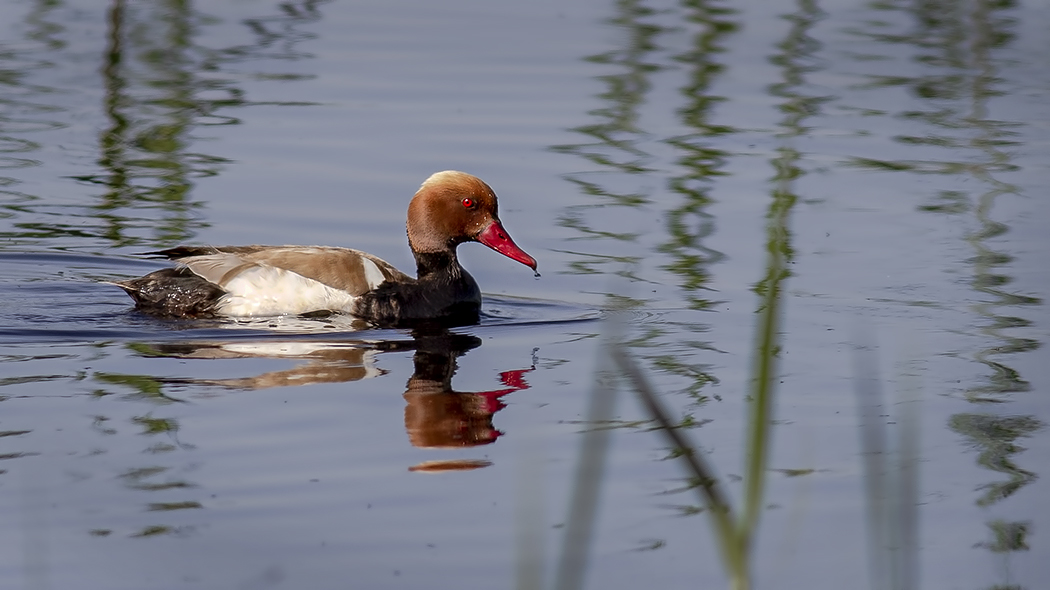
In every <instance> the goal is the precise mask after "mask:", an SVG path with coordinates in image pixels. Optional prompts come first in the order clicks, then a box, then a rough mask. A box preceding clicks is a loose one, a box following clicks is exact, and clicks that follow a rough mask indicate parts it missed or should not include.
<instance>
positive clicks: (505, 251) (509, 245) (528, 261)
mask: <svg viewBox="0 0 1050 590" xmlns="http://www.w3.org/2000/svg"><path fill="white" fill-rule="evenodd" d="M478 241H479V242H481V243H482V244H485V245H486V246H488V247H489V248H492V249H493V250H495V251H496V252H499V253H500V254H502V255H504V256H506V257H507V258H510V259H513V260H517V261H518V262H520V263H522V264H524V265H525V266H527V267H529V268H531V269H532V270H536V259H535V258H533V257H532V256H529V255H528V254H526V253H525V251H524V250H522V249H521V248H519V247H518V245H517V244H515V243H514V240H512V239H510V234H508V233H507V230H505V229H503V224H502V223H500V222H499V220H493V222H492V223H490V224H489V225H488V227H486V228H485V229H483V230H481V233H480V234H478Z"/></svg>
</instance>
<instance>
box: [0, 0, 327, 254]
mask: <svg viewBox="0 0 1050 590" xmlns="http://www.w3.org/2000/svg"><path fill="white" fill-rule="evenodd" d="M318 4H319V3H318V2H317V1H316V0H304V1H300V2H291V3H286V4H284V5H283V9H282V11H281V13H280V14H278V15H277V16H266V17H261V18H260V17H255V18H248V19H245V21H244V25H245V26H247V28H248V29H249V31H251V32H252V34H253V35H254V37H255V39H254V43H251V44H248V45H240V46H234V47H228V48H225V49H215V48H212V47H209V46H208V41H207V37H208V33H209V32H210V30H209V28H210V27H213V26H215V25H217V24H220V23H219V22H218V21H217V20H216V19H214V18H211V17H209V16H208V15H207V14H205V13H204V12H203V10H202V8H201V7H198V6H196V5H194V4H192V3H190V2H187V1H185V0H151V1H149V2H127V1H126V0H113V1H112V2H111V3H110V4H109V6H108V8H106V10H105V13H104V15H102V16H104V18H101V19H100V20H103V21H104V22H105V23H106V34H105V37H104V38H99V39H98V41H99V44H98V47H97V51H98V55H100V56H101V66H100V67H99V69H98V70H97V71H98V74H99V76H100V86H101V89H102V95H101V102H100V104H99V106H100V108H99V109H98V110H97V111H90V110H89V111H87V112H85V111H84V104H85V102H95V101H97V100H98V99H97V98H96V97H95V96H94V95H89V94H87V93H88V92H89V91H88V88H89V87H91V86H92V84H91V83H90V81H83V80H81V78H83V77H84V73H83V71H82V70H80V69H78V70H77V72H76V74H74V75H75V76H76V78H77V80H78V83H76V84H71V83H69V82H68V81H67V80H66V79H65V78H66V77H68V76H69V75H70V73H69V72H68V71H67V70H69V69H70V68H71V67H76V68H82V62H83V59H84V57H83V55H82V53H83V47H82V45H83V42H82V39H81V38H82V36H83V35H82V33H83V31H82V30H81V29H80V28H79V26H78V25H79V23H80V22H82V21H85V20H89V19H85V18H84V17H83V16H75V17H74V16H71V15H70V14H69V11H70V10H71V9H70V8H68V7H66V6H64V5H62V4H60V3H50V2H40V3H38V4H37V8H36V9H35V10H33V11H31V12H30V13H29V14H28V15H27V16H26V24H27V26H26V33H25V36H26V38H27V39H28V40H31V41H32V42H33V43H32V44H28V47H29V49H21V48H20V49H19V50H18V51H14V50H12V51H11V52H9V53H11V57H13V58H14V59H13V60H8V63H9V64H10V65H9V66H8V68H7V69H6V70H4V72H3V73H2V74H0V133H5V134H4V135H0V152H19V153H21V154H25V157H18V158H0V168H5V169H8V170H10V171H11V172H9V173H8V176H7V177H4V178H0V195H3V196H4V199H3V201H2V202H0V207H2V209H0V218H2V217H7V218H9V219H10V220H11V221H10V222H9V223H8V224H7V226H6V227H0V238H4V239H6V242H7V245H8V246H9V247H10V246H18V245H20V244H27V243H33V244H40V243H43V244H44V245H45V246H47V247H57V248H84V247H88V248H111V247H113V246H131V245H143V246H161V245H170V244H171V243H174V242H179V241H184V240H187V239H189V238H191V237H192V236H193V235H194V233H195V232H196V231H197V230H199V229H200V228H201V227H204V226H205V225H206V222H205V221H204V220H203V218H202V217H201V214H200V211H199V210H200V208H201V206H202V205H203V203H202V202H200V201H198V200H195V199H194V197H193V191H194V187H195V185H196V184H197V183H198V182H199V181H200V179H202V178H206V177H209V176H214V175H216V174H219V173H220V172H221V170H222V168H223V166H224V165H226V164H228V163H229V162H230V161H229V160H228V159H226V158H224V157H221V156H217V155H213V154H207V153H203V152H201V151H199V148H198V145H199V143H200V139H201V138H200V136H199V135H198V130H199V129H201V128H207V127H209V126H218V125H234V124H238V123H239V122H240V121H239V119H238V118H237V117H236V116H234V114H233V113H234V112H235V111H233V110H231V109H237V108H243V107H247V106H251V105H256V104H263V103H260V102H252V101H249V100H248V99H247V98H246V96H245V91H244V90H243V88H242V87H241V83H240V81H239V78H243V77H244V76H245V75H246V74H245V73H241V72H240V71H238V70H243V69H244V68H243V67H238V68H232V67H230V65H232V64H235V63H236V64H239V63H241V62H246V61H250V60H274V59H280V60H297V59H303V58H306V57H309V56H308V54H305V53H303V52H301V51H298V50H297V49H296V45H297V44H298V43H300V42H302V41H303V40H306V39H310V38H311V36H310V35H309V34H308V33H304V32H302V31H301V30H300V28H301V25H303V24H307V23H310V22H313V21H316V20H317V19H318V18H320V14H319V13H318V10H317V5H318ZM59 23H63V24H59ZM90 38H91V39H95V38H96V37H94V36H93V37H90ZM73 52H76V54H73ZM247 75H248V76H249V77H251V78H254V79H266V80H274V81H277V82H294V81H296V80H301V79H303V78H304V77H305V76H303V75H299V74H288V75H282V74H279V73H272V72H271V73H269V74H266V75H264V76H262V77H260V76H254V75H252V74H250V73H248V74H247ZM88 96H90V97H88ZM270 104H293V103H270ZM294 104H297V105H302V104H306V103H294ZM23 113H24V114H23ZM92 117H101V118H103V119H104V124H103V125H101V126H102V131H101V132H100V133H99V134H98V136H97V138H96V142H97V143H96V145H95V146H94V147H93V148H90V149H92V150H93V151H94V152H95V154H96V155H95V157H94V158H92V159H93V160H94V163H95V165H94V166H86V167H87V168H88V170H87V171H86V172H85V171H82V170H83V169H84V168H85V165H84V161H85V160H86V158H84V154H83V153H82V152H83V151H84V150H85V149H88V148H87V147H86V146H81V145H77V144H74V147H73V148H72V149H69V150H68V151H69V152H70V153H71V154H73V156H74V158H73V159H72V161H68V160H64V159H62V158H55V157H48V158H47V159H43V160H39V159H34V158H32V157H30V154H33V153H35V152H46V151H47V150H48V149H50V148H51V145H52V143H53V141H51V140H42V134H44V133H48V132H50V131H54V130H56V129H61V128H65V127H73V128H75V127H76V126H78V125H82V124H83V122H82V121H81V119H87V120H88V121H89V123H88V124H89V125H91V122H90V119H91V118H92ZM23 136H24V137H23ZM55 141H61V142H66V141H68V137H62V138H60V139H59V140H55ZM0 155H2V154H0ZM39 166H50V167H54V168H55V171H54V172H52V177H53V178H65V179H72V180H74V181H75V182H76V183H77V184H79V185H80V186H75V185H69V184H64V183H63V184H60V185H58V187H57V188H52V189H51V190H50V191H47V192H46V194H47V196H46V197H45V196H44V194H45V193H44V192H40V191H39V189H28V190H22V191H17V190H15V189H14V188H13V187H15V186H16V185H19V184H25V180H24V178H23V176H27V175H24V174H22V173H20V172H19V170H23V169H25V168H27V167H39ZM70 168H72V169H73V170H76V172H75V173H72V174H71V173H70ZM52 182H57V181H52ZM85 186H86V187H89V188H94V189H96V190H98V191H100V192H99V193H97V194H95V195H93V196H91V197H90V199H91V200H86V199H84V192H85V191H84V187H85ZM56 191H58V192H59V194H58V195H56V194H54V193H55V192H56Z"/></svg>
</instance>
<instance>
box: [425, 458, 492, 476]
mask: <svg viewBox="0 0 1050 590" xmlns="http://www.w3.org/2000/svg"><path fill="white" fill-rule="evenodd" d="M489 465H492V461H484V460H482V459H453V460H449V461H423V462H422V463H419V464H418V465H413V466H411V467H409V468H408V470H409V471H422V472H423V473H441V472H444V471H472V470H474V469H481V468H482V467H488V466H489Z"/></svg>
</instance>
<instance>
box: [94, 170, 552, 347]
mask: <svg viewBox="0 0 1050 590" xmlns="http://www.w3.org/2000/svg"><path fill="white" fill-rule="evenodd" d="M406 227H407V233H408V245H409V247H410V248H411V250H412V256H413V257H414V258H415V262H416V276H415V278H413V277H411V276H409V275H407V274H405V273H403V272H401V271H399V270H398V269H397V268H395V267H394V266H393V265H391V264H390V263H388V262H386V261H384V260H382V259H380V258H378V257H376V256H373V255H371V254H368V253H366V252H362V251H360V250H353V249H350V248H341V247H332V246H259V245H254V246H176V247H174V248H168V249H166V250H159V251H156V252H146V253H144V254H145V255H149V256H154V257H160V258H166V259H168V260H171V261H173V262H174V263H175V266H174V267H169V268H165V269H162V270H158V271H154V272H152V273H149V274H147V275H145V276H143V277H139V278H135V279H130V280H126V281H119V282H114V283H112V284H114V285H116V286H118V287H120V288H121V289H123V290H124V291H125V292H126V293H127V294H128V295H130V296H131V298H132V299H133V300H134V302H135V307H136V309H138V310H139V311H142V312H146V313H149V314H152V315H156V316H165V317H174V318H256V317H270V316H286V315H310V314H327V313H341V314H349V315H351V316H353V317H354V318H358V319H361V320H364V321H366V322H368V323H370V324H372V325H374V326H377V327H412V326H418V325H422V324H427V323H437V324H440V325H443V326H457V325H470V324H476V323H478V321H479V319H480V313H481V290H480V288H479V287H478V283H477V281H475V280H474V277H472V276H470V273H468V272H467V271H466V269H464V268H463V266H462V265H461V264H460V262H459V259H458V257H457V256H456V249H457V247H458V246H459V245H460V244H462V243H465V242H479V243H481V244H484V245H485V246H488V247H489V248H491V249H493V250H495V251H496V252H499V253H500V254H502V255H504V256H506V257H508V258H510V259H512V260H515V261H517V262H520V263H521V264H524V265H525V266H528V267H529V268H531V269H532V270H533V272H534V273H535V274H536V276H539V273H538V272H536V266H537V263H536V259H535V258H533V257H532V256H530V255H529V254H527V253H526V252H525V251H524V250H522V249H521V248H520V247H518V245H517V244H516V243H515V242H514V240H513V239H511V237H510V234H509V233H508V232H507V230H506V229H505V228H504V227H503V223H502V222H501V221H500V218H499V211H498V201H497V198H496V193H495V192H494V191H493V190H492V188H491V187H490V186H489V185H488V184H486V183H485V182H484V181H482V180H481V179H480V178H478V177H476V176H473V175H471V174H468V173H466V172H460V171H456V170H445V171H443V172H437V173H435V174H432V175H431V176H430V177H429V178H427V179H426V180H425V181H424V182H423V184H422V185H421V186H420V187H419V190H418V191H416V193H415V195H414V196H413V197H412V200H411V201H410V202H409V205H408V221H407V224H406Z"/></svg>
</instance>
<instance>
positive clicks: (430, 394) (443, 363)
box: [404, 331, 536, 449]
mask: <svg viewBox="0 0 1050 590" xmlns="http://www.w3.org/2000/svg"><path fill="white" fill-rule="evenodd" d="M416 344H417V348H416V353H415V356H414V357H413V361H414V363H415V372H414V373H413V374H412V377H410V378H409V380H408V386H407V388H406V389H405V396H404V397H405V402H406V405H405V430H406V431H407V432H408V440H409V441H410V442H411V443H412V445H413V446H416V447H420V448H438V449H447V448H460V447H474V446H478V445H487V444H490V443H492V442H494V441H495V440H496V438H497V437H499V436H501V435H502V434H503V433H502V432H500V431H499V430H497V429H496V428H495V427H494V426H493V424H492V416H493V415H494V414H495V413H496V412H498V411H500V410H501V409H503V407H504V404H503V402H502V401H501V399H500V398H502V397H503V396H505V395H507V394H508V393H511V392H513V391H519V390H522V389H528V387H529V385H528V383H526V382H525V378H524V375H525V373H528V372H529V371H532V370H533V369H535V368H536V367H535V362H533V364H532V365H531V366H530V367H529V368H527V369H516V370H512V371H504V372H502V373H500V382H502V383H503V385H505V387H504V388H502V389H494V390H492V391H482V392H462V391H454V390H453V389H452V376H453V375H454V374H455V373H456V369H457V365H456V359H457V358H458V357H460V356H462V355H463V354H465V353H466V352H467V351H469V350H471V349H473V348H477V347H478V346H481V339H480V338H478V337H477V336H469V335H464V334H452V333H449V332H447V331H446V332H441V333H436V334H426V335H418V334H417V335H416Z"/></svg>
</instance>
